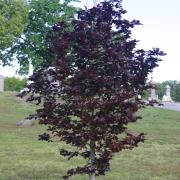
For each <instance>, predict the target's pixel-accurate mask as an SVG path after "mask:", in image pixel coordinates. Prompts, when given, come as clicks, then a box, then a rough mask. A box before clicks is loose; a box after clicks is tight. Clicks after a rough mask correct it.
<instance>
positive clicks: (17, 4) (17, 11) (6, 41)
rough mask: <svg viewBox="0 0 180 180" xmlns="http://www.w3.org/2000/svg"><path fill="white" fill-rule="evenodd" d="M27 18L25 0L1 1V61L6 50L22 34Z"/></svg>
mask: <svg viewBox="0 0 180 180" xmlns="http://www.w3.org/2000/svg"><path fill="white" fill-rule="evenodd" d="M27 17H28V10H27V6H26V4H25V3H24V1H23V0H0V59H1V56H2V54H3V52H4V51H5V49H6V48H8V47H10V46H11V45H12V43H13V42H14V41H15V40H16V39H17V38H18V37H20V35H21V34H22V32H23V30H24V26H25V24H26V22H27ZM6 63H7V61H3V64H6Z"/></svg>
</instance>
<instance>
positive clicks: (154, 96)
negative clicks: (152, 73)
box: [148, 77, 158, 101]
mask: <svg viewBox="0 0 180 180" xmlns="http://www.w3.org/2000/svg"><path fill="white" fill-rule="evenodd" d="M150 84H151V85H152V86H155V83H154V81H153V78H152V77H151V82H150ZM148 100H149V101H152V100H156V101H157V100H158V95H156V90H155V88H154V87H152V88H151V89H150V97H149V98H148Z"/></svg>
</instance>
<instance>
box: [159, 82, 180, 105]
mask: <svg viewBox="0 0 180 180" xmlns="http://www.w3.org/2000/svg"><path fill="white" fill-rule="evenodd" d="M167 85H169V86H170V87H171V97H172V99H173V100H174V101H177V102H180V82H178V81H175V80H174V81H172V80H169V81H164V82H162V83H157V84H156V91H157V94H158V97H159V99H162V97H163V95H164V94H165V91H166V86H167Z"/></svg>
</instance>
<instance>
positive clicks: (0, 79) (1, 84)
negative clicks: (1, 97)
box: [0, 75, 4, 92]
mask: <svg viewBox="0 0 180 180" xmlns="http://www.w3.org/2000/svg"><path fill="white" fill-rule="evenodd" d="M3 91H4V77H3V76H2V75H0V92H3Z"/></svg>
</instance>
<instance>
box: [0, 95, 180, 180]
mask: <svg viewBox="0 0 180 180" xmlns="http://www.w3.org/2000/svg"><path fill="white" fill-rule="evenodd" d="M34 109H35V107H34V106H32V105H29V104H26V103H24V102H23V101H20V100H18V99H17V98H16V97H15V93H7V92H5V93H0V180H30V179H31V180H46V179H47V180H56V179H62V178H61V177H62V175H63V174H64V173H65V171H66V170H67V169H68V168H72V167H75V166H76V165H81V164H82V163H83V160H82V159H80V158H76V159H74V160H71V161H68V160H66V159H65V158H62V157H61V156H59V153H58V150H59V148H61V147H62V146H63V147H64V146H65V145H64V144H62V143H47V142H42V141H38V134H40V133H42V132H44V129H45V127H42V126H40V125H38V124H36V125H35V126H34V127H26V128H19V127H17V126H16V122H17V121H18V120H22V119H23V118H24V117H25V116H26V115H27V114H29V113H32V112H33V111H34ZM141 113H142V115H143V119H142V120H139V121H138V123H136V124H131V125H130V126H129V127H130V129H131V130H134V131H135V132H145V133H147V135H146V142H145V143H142V144H140V145H139V147H137V148H134V149H133V150H126V151H122V152H121V153H119V154H116V155H115V156H114V158H113V160H112V162H111V165H112V166H111V171H110V172H109V173H107V176H106V178H105V179H106V180H180V112H175V111H168V110H163V109H155V108H147V109H145V110H143V111H142V112H141ZM71 179H72V180H86V179H88V177H87V176H75V177H73V178H71ZM97 179H98V178H97Z"/></svg>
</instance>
